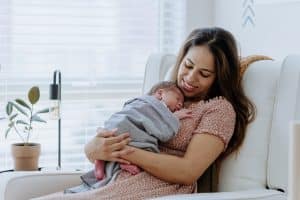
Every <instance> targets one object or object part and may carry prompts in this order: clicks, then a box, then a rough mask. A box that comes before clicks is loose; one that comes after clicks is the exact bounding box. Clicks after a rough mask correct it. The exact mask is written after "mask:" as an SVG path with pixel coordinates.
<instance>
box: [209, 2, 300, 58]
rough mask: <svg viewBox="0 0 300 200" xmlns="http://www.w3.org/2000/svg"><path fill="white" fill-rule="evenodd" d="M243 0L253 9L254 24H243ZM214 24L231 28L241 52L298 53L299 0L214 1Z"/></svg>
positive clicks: (299, 30) (248, 12)
mask: <svg viewBox="0 0 300 200" xmlns="http://www.w3.org/2000/svg"><path fill="white" fill-rule="evenodd" d="M243 3H245V4H249V5H250V7H252V8H253V11H254V14H255V15H254V16H252V13H251V12H250V11H249V9H248V11H247V13H246V15H249V16H250V17H251V18H252V19H253V20H254V26H253V25H252V24H251V23H250V22H249V21H248V22H247V23H246V25H245V26H244V27H243V23H245V16H244V17H243V12H244V11H245V7H243ZM214 13H215V14H214V24H215V25H216V26H220V27H223V28H226V29H228V30H229V31H231V32H232V33H233V34H234V35H235V36H236V38H237V40H238V41H239V43H240V47H241V53H242V55H244V56H245V55H250V54H264V55H268V56H271V57H273V58H275V59H282V58H284V57H285V56H286V55H287V54H295V53H296V54H300V26H299V22H298V23H297V21H298V20H299V19H300V1H299V0H256V1H254V4H253V6H252V5H251V0H215V7H214Z"/></svg>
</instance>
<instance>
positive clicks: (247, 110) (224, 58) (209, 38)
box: [175, 27, 256, 161]
mask: <svg viewBox="0 0 300 200" xmlns="http://www.w3.org/2000/svg"><path fill="white" fill-rule="evenodd" d="M202 45H203V46H207V47H208V48H209V50H210V52H211V53H212V55H213V56H214V62H215V70H216V80H215V82H214V83H213V85H212V87H211V89H210V91H209V93H208V95H207V97H206V99H210V98H213V97H216V96H223V97H225V98H226V99H227V100H228V101H229V102H230V103H231V104H232V106H233V108H234V110H235V112H236V123H235V129H234V133H233V136H232V138H231V140H230V142H229V144H228V147H227V149H226V150H225V152H223V153H222V155H221V156H220V157H219V159H218V160H219V161H220V160H222V159H223V158H225V157H227V156H228V155H229V154H231V153H232V152H234V151H236V150H237V149H238V148H239V147H240V146H241V144H242V143H243V140H244V138H245V132H246V128H247V125H248V124H249V123H250V122H251V121H253V119H254V117H255V113H256V109H255V106H254V104H253V103H252V102H251V101H250V100H249V99H248V97H247V96H246V95H245V93H244V90H243V87H242V85H241V81H240V80H241V78H240V70H241V69H240V61H239V56H238V50H237V46H236V42H235V39H234V37H233V35H232V34H231V33H230V32H228V31H226V30H224V29H222V28H218V27H214V28H204V29H196V30H194V31H192V32H191V34H190V35H189V36H188V38H187V39H186V41H185V42H184V45H183V46H182V48H181V50H180V52H179V55H178V57H177V61H176V64H175V71H176V72H178V69H179V66H180V64H181V62H182V60H183V58H184V57H185V55H186V54H187V52H188V50H189V49H190V48H191V47H193V46H202Z"/></svg>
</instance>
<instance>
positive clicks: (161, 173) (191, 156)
mask: <svg viewBox="0 0 300 200" xmlns="http://www.w3.org/2000/svg"><path fill="white" fill-rule="evenodd" d="M132 148H133V147H127V148H125V149H132ZM133 149H134V152H132V153H130V154H119V156H121V157H122V158H124V159H126V160H128V161H130V162H131V163H133V164H136V165H138V166H139V167H141V168H143V169H144V170H145V171H147V172H149V173H150V174H152V175H154V176H156V177H158V178H160V179H163V180H165V181H168V182H172V183H180V184H185V185H190V184H192V183H193V182H195V181H196V180H197V179H198V178H199V177H200V176H201V175H202V174H203V173H204V171H205V170H206V169H207V168H208V167H209V166H210V165H211V164H212V163H213V162H214V161H215V159H216V158H218V156H219V155H220V154H221V153H222V151H223V149H224V143H223V142H222V140H221V139H220V138H218V137H216V136H214V135H211V134H195V135H194V136H193V137H192V140H191V142H190V143H189V146H188V148H187V151H186V153H185V155H184V156H183V157H178V156H172V155H167V154H157V153H152V152H149V151H144V150H141V149H136V148H133Z"/></svg>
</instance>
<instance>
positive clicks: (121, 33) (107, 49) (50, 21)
mask: <svg viewBox="0 0 300 200" xmlns="http://www.w3.org/2000/svg"><path fill="white" fill-rule="evenodd" d="M184 6H185V0H177V1H170V0H110V1H107V0H98V1H81V0H64V1H60V0H43V1H40V0H27V1H23V0H11V1H8V0H2V1H1V7H0V42H1V46H0V64H1V66H2V68H1V71H0V116H3V115H4V112H5V110H4V108H5V104H6V102H7V101H8V100H13V99H15V98H20V97H21V98H25V97H26V93H27V91H28V89H29V88H30V87H31V86H33V85H38V86H39V87H40V90H41V99H40V102H39V105H37V109H40V108H44V107H48V106H49V100H48V95H49V94H48V91H49V84H50V83H51V82H52V76H53V74H52V73H53V71H54V70H56V69H59V70H60V71H61V73H62V103H61V113H62V115H61V118H62V166H63V167H70V168H76V169H86V168H90V167H91V164H90V163H89V162H88V161H87V159H86V158H85V156H84V153H83V147H84V144H85V143H86V142H87V141H88V140H89V139H90V138H92V137H93V136H94V135H95V130H96V129H97V127H99V126H103V124H104V121H105V120H107V119H108V118H109V116H110V115H111V114H112V113H113V112H116V111H119V110H120V109H121V108H122V105H123V104H124V103H125V101H127V100H128V99H130V98H133V97H136V96H139V95H140V94H141V88H142V81H143V73H144V70H145V68H144V67H145V64H146V61H147V58H148V56H149V55H150V54H151V53H153V52H158V51H164V52H166V53H176V51H175V50H177V49H178V48H179V45H180V42H181V41H182V39H183V34H184V21H185V20H184V16H185V14H184ZM42 118H44V119H46V120H47V124H36V126H34V130H33V134H32V141H34V142H40V143H41V144H42V155H41V158H40V166H41V167H55V166H56V165H57V121H53V120H50V119H49V117H48V116H47V115H44V116H42ZM6 127H7V124H6V122H5V121H3V120H2V121H0V131H1V132H2V133H4V131H5V129H6ZM16 141H19V140H18V138H17V136H16V134H13V133H11V134H10V135H9V138H8V140H5V139H4V134H2V136H1V137H0V146H1V148H0V158H1V159H0V170H4V169H10V168H12V160H11V156H10V146H9V144H11V143H13V142H16Z"/></svg>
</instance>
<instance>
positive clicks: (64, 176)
mask: <svg viewBox="0 0 300 200" xmlns="http://www.w3.org/2000/svg"><path fill="white" fill-rule="evenodd" d="M81 174H83V172H74V171H69V172H68V171H52V172H51V171H49V172H44V171H34V172H23V171H22V172H6V173H2V174H0V199H1V200H16V199H18V200H28V199H30V198H33V197H38V196H42V195H46V194H50V193H54V192H59V191H62V190H64V189H65V188H68V187H72V186H75V185H79V184H80V183H81V179H80V175H81Z"/></svg>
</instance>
